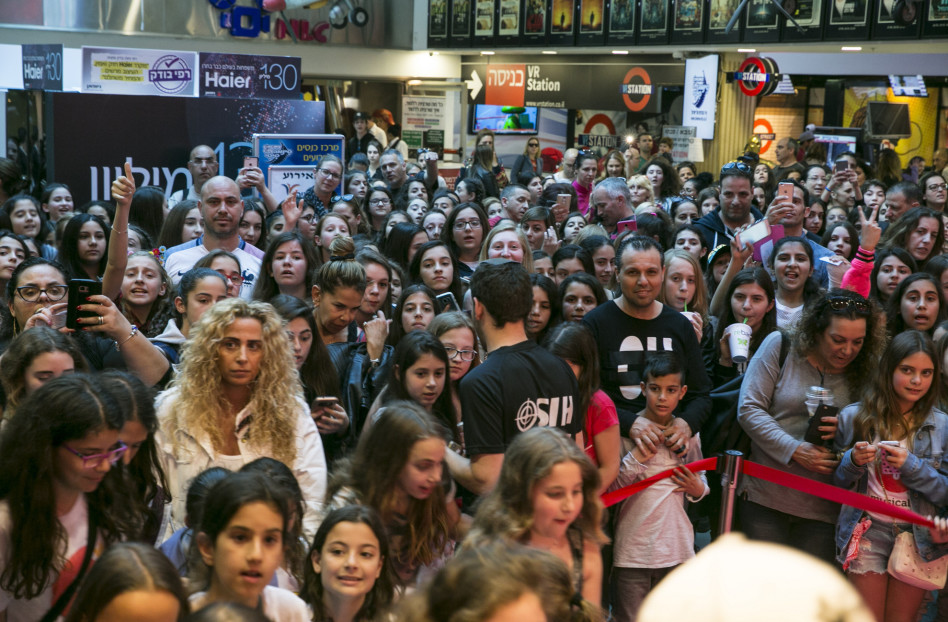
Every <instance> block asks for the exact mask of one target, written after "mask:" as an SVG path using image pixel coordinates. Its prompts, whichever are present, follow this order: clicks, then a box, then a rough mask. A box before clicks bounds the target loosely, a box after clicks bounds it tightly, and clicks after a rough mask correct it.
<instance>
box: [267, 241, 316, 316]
mask: <svg viewBox="0 0 948 622" xmlns="http://www.w3.org/2000/svg"><path fill="white" fill-rule="evenodd" d="M261 263H262V265H263V269H262V270H261V272H260V276H259V278H257V283H256V284H255V285H254V288H253V299H254V300H260V301H262V302H270V300H271V299H272V298H273V297H274V296H277V295H278V294H287V295H289V296H295V297H297V298H299V299H300V300H306V299H308V298H309V297H310V294H311V292H312V290H313V275H314V274H315V273H316V270H317V268H319V265H320V262H319V260H318V259H317V254H316V247H315V246H314V245H313V242H312V241H311V240H308V239H306V238H304V237H303V235H302V234H301V233H300V232H299V231H298V230H293V231H285V232H283V233H281V234H279V235H277V236H276V237H275V238H273V239H272V240H271V241H270V245H269V246H268V247H267V252H266V253H265V254H264V255H263V260H262V262H261Z"/></svg>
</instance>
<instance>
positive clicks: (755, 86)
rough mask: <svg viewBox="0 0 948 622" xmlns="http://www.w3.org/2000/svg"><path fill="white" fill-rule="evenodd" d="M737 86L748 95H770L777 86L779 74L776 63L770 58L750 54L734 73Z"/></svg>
mask: <svg viewBox="0 0 948 622" xmlns="http://www.w3.org/2000/svg"><path fill="white" fill-rule="evenodd" d="M734 79H735V80H737V86H738V87H739V88H740V89H741V92H742V93H744V95H747V96H748V97H754V96H756V95H770V94H771V93H773V92H774V90H776V88H777V84H778V81H779V76H778V74H777V63H776V62H775V61H774V60H773V59H772V58H758V57H756V56H751V57H750V58H747V59H745V60H744V62H743V63H741V67H740V69H739V70H738V71H736V72H735V73H734Z"/></svg>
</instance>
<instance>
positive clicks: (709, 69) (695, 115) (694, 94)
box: [681, 54, 718, 140]
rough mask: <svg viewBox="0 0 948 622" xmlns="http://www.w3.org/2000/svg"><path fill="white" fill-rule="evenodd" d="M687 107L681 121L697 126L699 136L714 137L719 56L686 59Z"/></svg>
mask: <svg viewBox="0 0 948 622" xmlns="http://www.w3.org/2000/svg"><path fill="white" fill-rule="evenodd" d="M684 101H685V108H684V114H683V115H682V120H681V123H682V125H686V126H689V127H694V128H697V130H698V134H697V136H698V138H703V139H705V140H711V139H713V138H714V112H715V109H716V107H717V101H718V56H717V54H709V55H708V56H705V57H704V58H690V59H688V60H686V61H685V98H684Z"/></svg>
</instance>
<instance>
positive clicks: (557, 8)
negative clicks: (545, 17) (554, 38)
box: [550, 0, 576, 35]
mask: <svg viewBox="0 0 948 622" xmlns="http://www.w3.org/2000/svg"><path fill="white" fill-rule="evenodd" d="M575 10H576V0H553V15H552V16H551V20H552V21H551V25H550V30H551V32H553V34H558V35H568V34H571V33H572V32H573V13H574V11H575Z"/></svg>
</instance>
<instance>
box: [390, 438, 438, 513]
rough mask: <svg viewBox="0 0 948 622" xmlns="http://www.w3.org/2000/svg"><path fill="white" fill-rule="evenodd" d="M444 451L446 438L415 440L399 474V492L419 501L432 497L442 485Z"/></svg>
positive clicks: (397, 483)
mask: <svg viewBox="0 0 948 622" xmlns="http://www.w3.org/2000/svg"><path fill="white" fill-rule="evenodd" d="M444 452H445V444H444V440H442V439H440V438H426V439H422V440H420V441H415V444H414V445H412V447H411V453H410V454H409V455H408V462H406V463H405V466H404V467H402V472H401V473H400V474H399V475H398V481H397V482H396V484H395V485H396V487H397V488H398V492H399V493H400V494H402V495H407V496H408V497H409V498H410V499H417V500H419V501H421V500H424V499H427V498H428V497H430V496H431V493H432V492H434V490H435V488H436V487H437V486H440V485H441V474H442V472H443V469H444Z"/></svg>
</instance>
